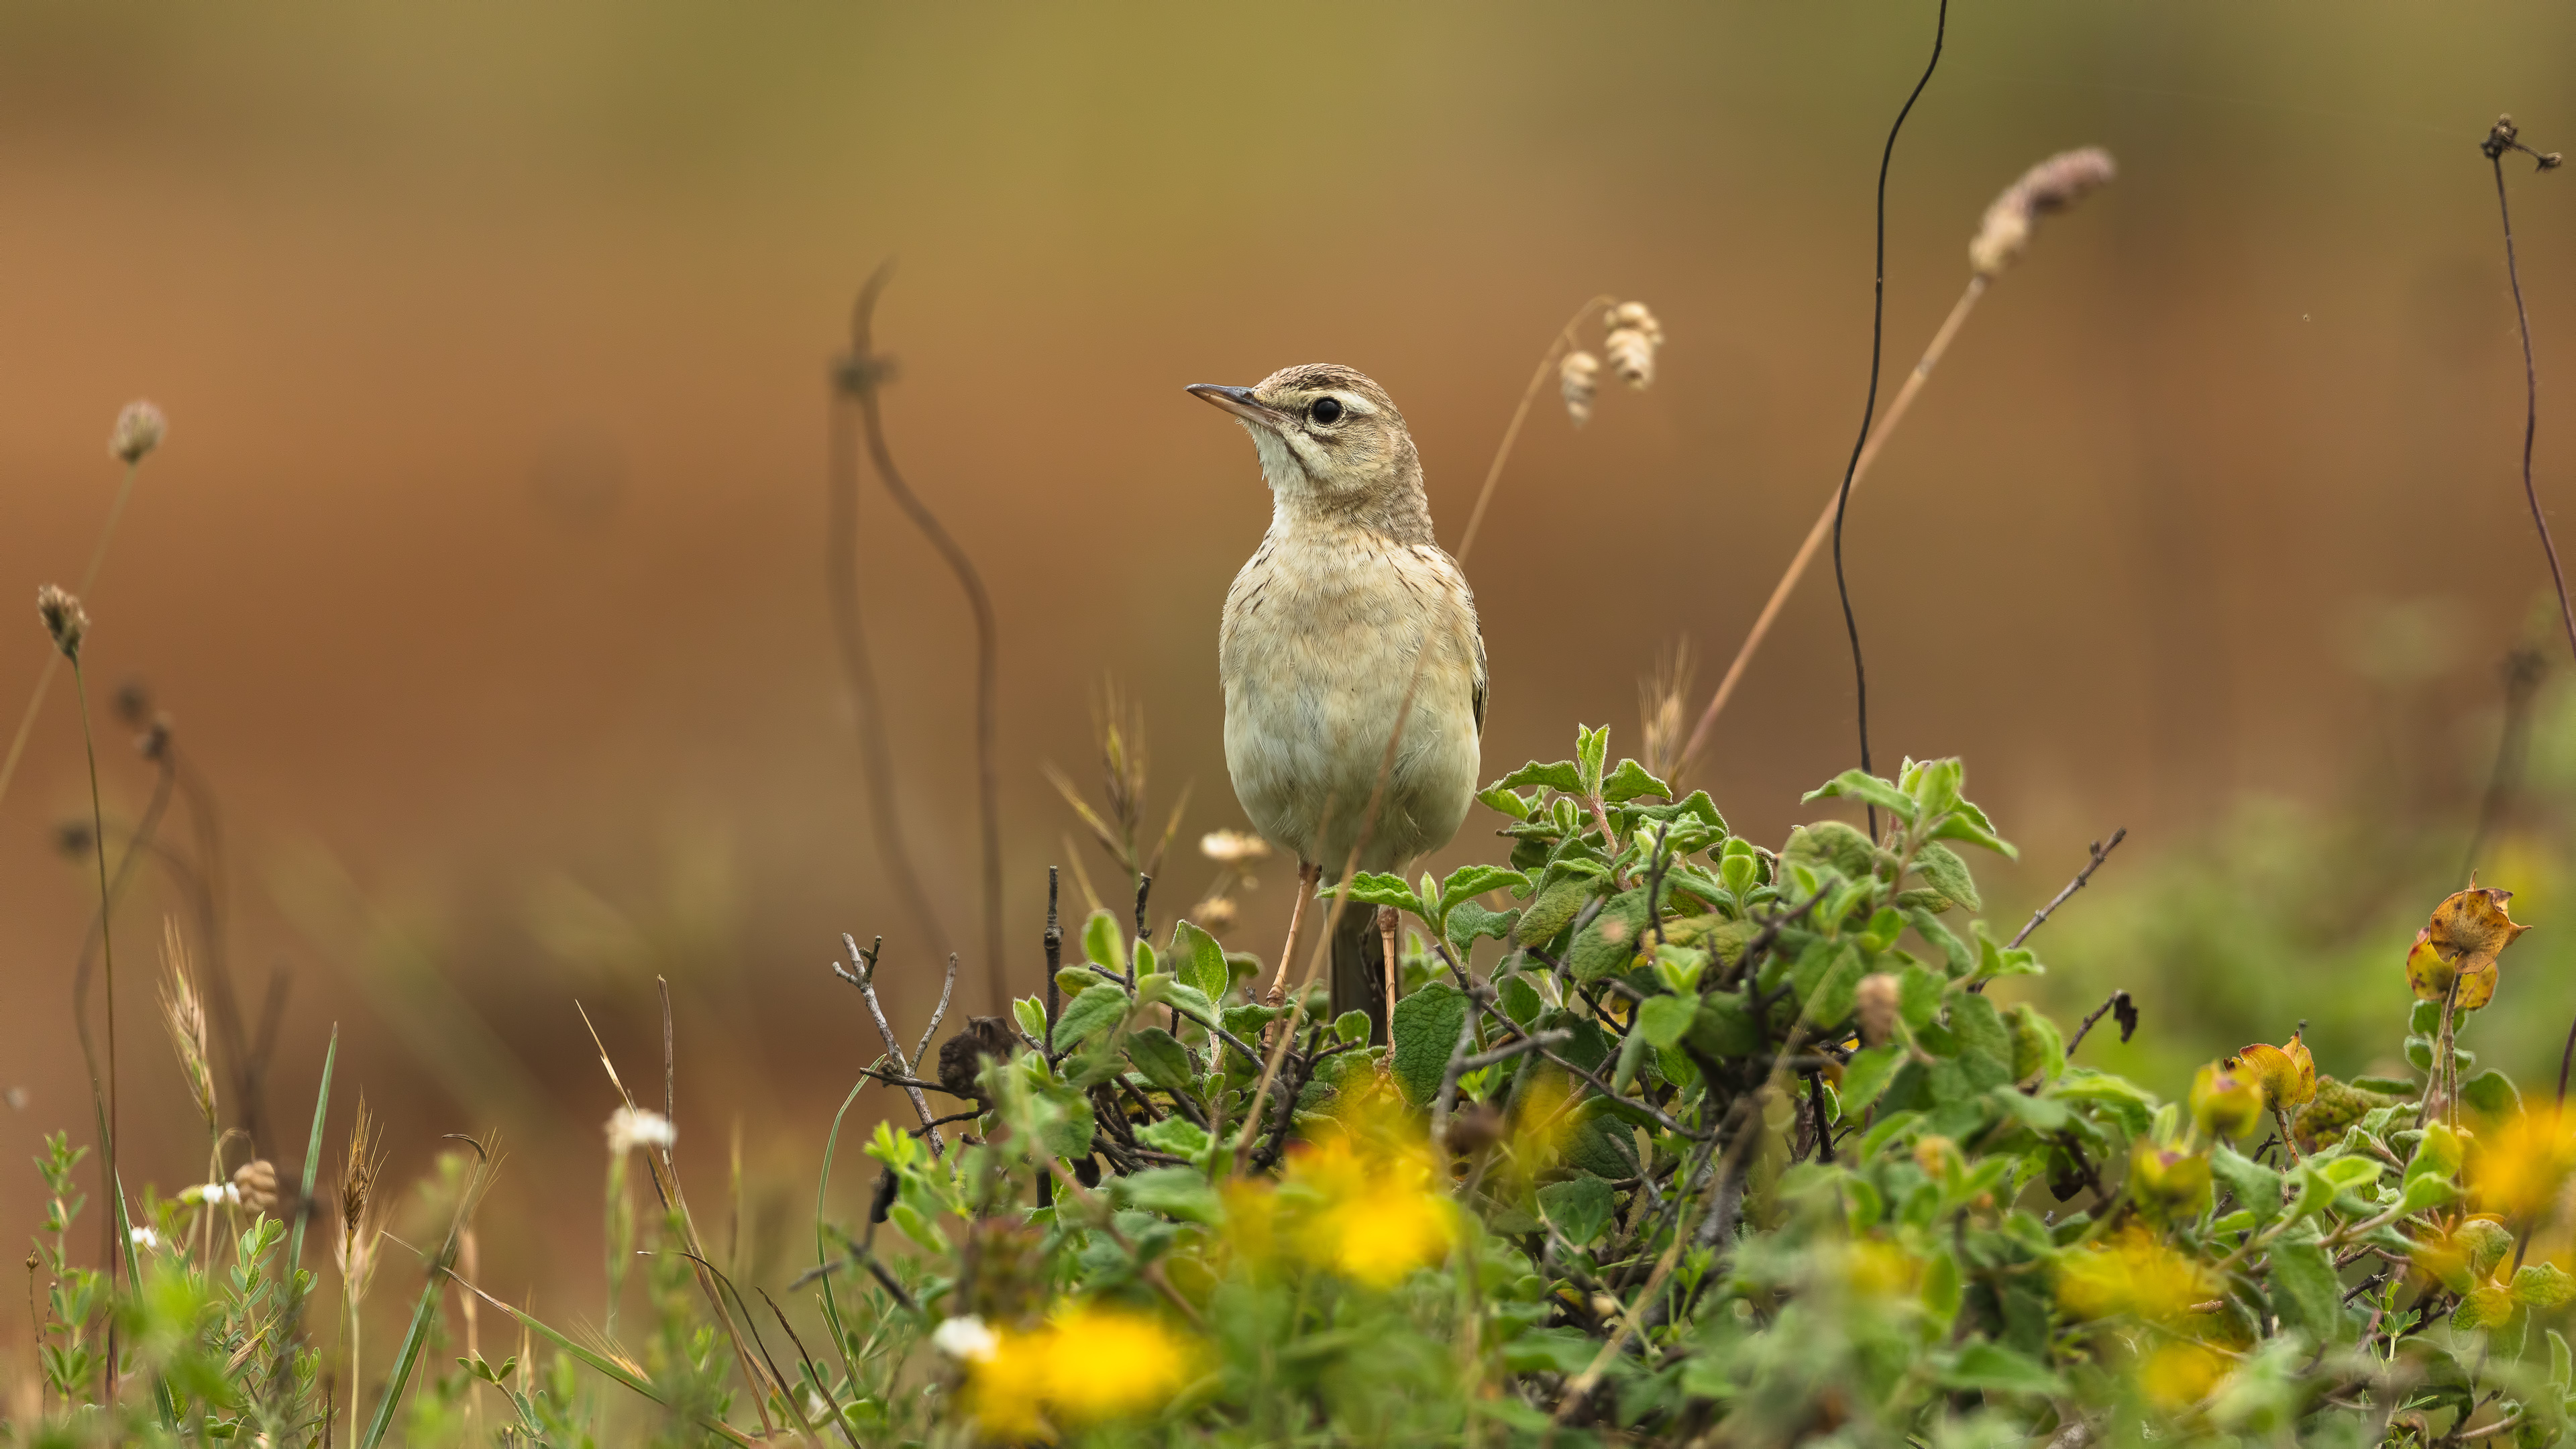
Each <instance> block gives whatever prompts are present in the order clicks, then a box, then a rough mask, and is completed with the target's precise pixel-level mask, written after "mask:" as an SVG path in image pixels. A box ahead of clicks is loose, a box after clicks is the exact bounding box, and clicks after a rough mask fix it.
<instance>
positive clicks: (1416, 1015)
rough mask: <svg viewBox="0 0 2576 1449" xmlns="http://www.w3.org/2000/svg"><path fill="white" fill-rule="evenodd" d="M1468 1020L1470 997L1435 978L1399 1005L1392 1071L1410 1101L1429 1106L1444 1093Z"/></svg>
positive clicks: (1396, 1017) (1396, 1010) (1396, 1014)
mask: <svg viewBox="0 0 2576 1449" xmlns="http://www.w3.org/2000/svg"><path fill="white" fill-rule="evenodd" d="M1466 1021H1467V997H1466V994H1465V993H1463V992H1461V991H1460V990H1459V989H1458V988H1457V987H1455V986H1451V985H1450V984H1448V983H1447V982H1445V981H1434V982H1432V983H1431V984H1430V985H1428V986H1425V987H1423V988H1422V989H1421V990H1419V991H1416V992H1414V993H1413V994H1412V995H1411V996H1408V997H1406V998H1404V999H1403V1000H1402V1001H1399V1002H1397V1003H1396V1004H1395V1022H1394V1028H1393V1031H1394V1036H1395V1052H1394V1057H1393V1061H1392V1064H1391V1066H1390V1069H1389V1070H1390V1072H1391V1073H1392V1075H1393V1076H1394V1078H1395V1083H1396V1085H1397V1086H1399V1087H1401V1088H1403V1089H1404V1095H1405V1098H1406V1100H1408V1101H1410V1102H1412V1103H1413V1105H1415V1106H1417V1107H1428V1106H1430V1105H1431V1099H1432V1098H1434V1097H1436V1096H1438V1095H1439V1094H1440V1079H1441V1077H1442V1076H1444V1075H1446V1074H1447V1072H1448V1070H1449V1054H1450V1053H1451V1052H1453V1051H1455V1050H1456V1049H1457V1046H1458V1029H1459V1028H1460V1027H1461V1026H1463V1025H1465V1024H1466Z"/></svg>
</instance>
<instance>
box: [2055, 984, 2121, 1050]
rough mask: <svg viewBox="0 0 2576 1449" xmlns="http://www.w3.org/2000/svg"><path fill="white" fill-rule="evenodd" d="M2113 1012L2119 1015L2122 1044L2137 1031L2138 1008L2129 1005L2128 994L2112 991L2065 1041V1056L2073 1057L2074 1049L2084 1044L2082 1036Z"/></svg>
mask: <svg viewBox="0 0 2576 1449" xmlns="http://www.w3.org/2000/svg"><path fill="white" fill-rule="evenodd" d="M2113 1012H2117V1013H2119V1017H2120V1040H2121V1041H2123V1042H2125V1041H2127V1040H2128V1039H2129V1033H2131V1032H2133V1031H2136V1030H2137V1029H2138V1008H2137V1007H2135V1006H2133V1005H2131V1004H2130V1002H2129V993H2127V992H2125V991H2114V992H2112V993H2111V995H2110V997H2109V999H2107V1000H2105V1001H2104V1002H2103V1003H2102V1004H2101V1005H2100V1006H2097V1007H2095V1008H2093V1014H2092V1015H2091V1016H2088V1017H2086V1018H2084V1024H2083V1025H2081V1026H2079V1027H2077V1028H2075V1035H2074V1036H2073V1037H2071V1038H2069V1039H2068V1040H2067V1043H2066V1055H2067V1056H2069V1057H2073V1056H2074V1055H2075V1049H2076V1048H2077V1047H2079V1046H2082V1045H2083V1044H2084V1034H2085V1033H2086V1032H2089V1031H2091V1030H2092V1029H2093V1023H2095V1022H2097V1021H2100V1020H2101V1019H2102V1018H2103V1017H2104V1016H2107V1015H2109V1014H2111V1013H2113Z"/></svg>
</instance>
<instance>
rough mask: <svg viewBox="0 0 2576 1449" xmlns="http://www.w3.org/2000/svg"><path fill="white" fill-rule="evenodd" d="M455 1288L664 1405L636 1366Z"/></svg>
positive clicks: (736, 1434)
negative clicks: (480, 1300)
mask: <svg viewBox="0 0 2576 1449" xmlns="http://www.w3.org/2000/svg"><path fill="white" fill-rule="evenodd" d="M449 1276H451V1277H454V1275H453V1274H450V1275H449ZM456 1284H457V1286H458V1287H460V1288H463V1289H464V1290H465V1291H466V1292H468V1293H471V1294H473V1295H474V1296H475V1297H477V1298H480V1299H482V1300H483V1301H484V1302H486V1303H489V1304H491V1305H492V1306H493V1307H495V1308H498V1309H500V1310H501V1311H502V1312H503V1313H506V1314H508V1315H510V1317H512V1318H513V1319H515V1320H517V1321H518V1322H519V1324H520V1325H521V1326H522V1327H524V1328H526V1329H527V1330H528V1331H529V1332H530V1333H533V1334H535V1335H537V1336H538V1337H539V1338H542V1339H544V1340H545V1341H546V1342H548V1343H551V1344H553V1345H554V1346H555V1348H556V1349H557V1350H558V1351H559V1352H563V1353H568V1354H570V1355H572V1356H573V1357H574V1358H575V1359H577V1360H579V1361H580V1362H582V1363H584V1364H587V1365H588V1366H589V1367H590V1368H591V1369H592V1370H593V1371H594V1372H596V1373H597V1374H598V1375H599V1376H600V1377H602V1378H604V1379H607V1380H608V1381H609V1382H611V1383H614V1384H618V1385H620V1386H622V1387H624V1388H626V1389H629V1390H631V1391H633V1392H634V1393H637V1394H640V1395H642V1396H643V1397H644V1398H645V1399H646V1400H647V1401H649V1402H652V1403H655V1404H659V1403H661V1402H662V1396H661V1395H659V1394H657V1393H655V1392H653V1384H652V1381H651V1380H649V1379H647V1378H645V1377H644V1374H643V1371H642V1370H640V1369H638V1368H636V1367H635V1366H634V1365H633V1364H631V1363H627V1362H625V1361H624V1360H622V1359H616V1358H611V1357H609V1356H608V1355H607V1354H604V1353H601V1352H600V1351H599V1350H597V1349H595V1348H592V1347H590V1346H588V1345H587V1344H583V1343H581V1342H578V1341H576V1340H575V1339H573V1338H571V1337H570V1336H568V1335H566V1334H563V1333H559V1332H557V1331H555V1330H554V1329H552V1328H549V1327H547V1326H546V1325H545V1324H543V1323H540V1322H538V1321H537V1320H536V1319H534V1318H532V1317H530V1316H528V1315H527V1314H525V1313H522V1312H520V1311H519V1310H518V1309H517V1308H516V1307H514V1306H513V1305H511V1304H508V1303H504V1302H502V1301H501V1300H500V1299H498V1298H495V1297H493V1296H492V1295H491V1294H489V1293H486V1292H484V1291H483V1290H482V1289H480V1288H477V1287H475V1286H474V1285H473V1284H471V1283H468V1282H466V1281H465V1280H464V1279H462V1278H457V1279H456ZM698 1424H699V1427H701V1428H704V1429H705V1430H707V1431H708V1432H709V1433H712V1434H718V1435H721V1436H723V1438H724V1439H725V1440H726V1441H727V1442H729V1443H734V1444H742V1445H748V1444H750V1443H751V1442H752V1441H751V1439H750V1437H749V1436H748V1435H745V1434H744V1433H743V1432H742V1431H741V1430H739V1429H736V1428H735V1427H733V1426H732V1425H731V1424H727V1423H725V1422H724V1421H722V1420H720V1419H700V1420H698Z"/></svg>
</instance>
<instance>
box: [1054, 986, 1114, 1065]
mask: <svg viewBox="0 0 2576 1449" xmlns="http://www.w3.org/2000/svg"><path fill="white" fill-rule="evenodd" d="M1128 1004H1129V1003H1128V1000H1127V990H1126V988H1125V987H1123V986H1115V985H1112V984H1111V983H1109V982H1106V981H1098V982H1094V983H1093V984H1091V985H1089V986H1086V987H1084V988H1083V989H1082V994H1081V995H1080V996H1077V997H1075V998H1074V999H1072V1000H1071V1001H1068V1002H1066V1003H1065V1004H1064V1014H1063V1015H1061V1016H1058V1017H1057V1018H1056V1022H1055V1046H1056V1050H1057V1051H1063V1050H1064V1049H1065V1048H1067V1047H1073V1046H1079V1045H1081V1044H1082V1043H1083V1042H1084V1041H1086V1040H1088V1039H1089V1038H1090V1037H1091V1036H1092V1035H1093V1034H1094V1033H1096V1032H1099V1031H1102V1030H1104V1029H1106V1028H1108V1027H1112V1026H1115V1025H1117V1024H1118V1023H1119V1022H1121V1021H1124V1020H1126V1018H1127V1008H1128Z"/></svg>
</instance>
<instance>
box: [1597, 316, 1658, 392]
mask: <svg viewBox="0 0 2576 1449" xmlns="http://www.w3.org/2000/svg"><path fill="white" fill-rule="evenodd" d="M1601 325H1602V326H1603V327H1606V328H1608V329H1609V331H1610V335H1609V336H1607V337H1605V338H1603V339H1602V340H1601V350H1602V351H1603V352H1606V353H1608V354H1610V368H1611V370H1612V371H1614V372H1616V373H1618V374H1619V380H1620V381H1621V382H1624V383H1626V384H1628V386H1630V387H1633V388H1641V389H1642V388H1644V387H1646V386H1648V385H1650V384H1652V383H1653V382H1654V380H1655V349H1656V348H1658V347H1661V346H1663V345H1664V326H1663V324H1662V323H1660V322H1657V321H1656V320H1655V314H1654V313H1652V312H1649V311H1647V310H1646V304H1645V303H1643V302H1622V303H1620V304H1619V305H1618V306H1616V307H1613V308H1611V309H1610V310H1609V311H1608V312H1606V313H1603V314H1602V317H1601Z"/></svg>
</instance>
